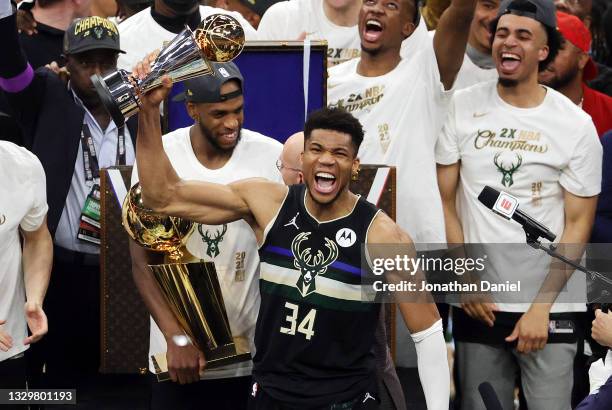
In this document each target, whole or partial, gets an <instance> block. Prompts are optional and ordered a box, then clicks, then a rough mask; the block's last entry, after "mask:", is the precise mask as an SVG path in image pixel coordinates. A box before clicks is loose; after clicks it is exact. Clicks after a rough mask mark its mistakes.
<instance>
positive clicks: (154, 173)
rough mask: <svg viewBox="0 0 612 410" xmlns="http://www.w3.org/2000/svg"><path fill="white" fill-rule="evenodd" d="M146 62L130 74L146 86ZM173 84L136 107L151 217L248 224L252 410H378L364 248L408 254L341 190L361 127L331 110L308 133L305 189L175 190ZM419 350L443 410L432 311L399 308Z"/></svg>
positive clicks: (265, 184) (259, 183) (441, 353)
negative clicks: (255, 247) (170, 118)
mask: <svg viewBox="0 0 612 410" xmlns="http://www.w3.org/2000/svg"><path fill="white" fill-rule="evenodd" d="M147 61H148V60H144V61H143V62H142V63H139V64H138V65H137V66H136V68H135V70H134V73H135V74H136V75H137V76H139V77H143V76H145V75H146V74H147V73H148V71H149V66H148V63H147ZM170 87H171V80H170V78H168V77H164V78H163V80H162V87H160V88H158V89H156V90H154V91H153V92H151V93H149V94H147V95H143V96H142V107H141V111H140V117H139V127H140V128H139V133H140V134H139V135H138V136H139V138H140V140H139V142H138V146H137V152H138V154H137V155H138V156H137V161H138V173H139V178H140V183H141V185H142V190H143V199H144V201H145V204H146V206H148V207H151V208H153V209H154V210H156V211H158V212H162V213H164V214H168V215H176V216H181V217H184V218H188V219H192V220H195V221H197V222H200V223H204V224H211V225H218V224H222V223H228V222H232V221H236V220H238V219H243V220H245V221H246V222H247V223H248V224H249V225H250V226H251V228H252V229H253V232H254V233H255V236H256V238H257V241H258V243H259V244H260V259H261V263H262V265H261V280H260V291H261V299H262V300H261V308H260V311H259V316H258V320H257V328H256V334H255V345H256V349H257V353H256V356H255V358H254V360H253V361H254V371H253V387H252V391H251V403H250V405H251V406H252V408H253V409H266V410H274V409H306V408H308V409H366V408H367V409H370V408H378V400H377V398H376V396H377V392H376V369H375V363H374V360H373V355H372V353H371V350H372V345H373V342H374V330H375V328H376V323H377V319H378V312H379V310H378V309H379V306H378V305H376V304H372V303H363V302H362V301H361V291H360V290H358V289H360V287H359V285H360V280H361V276H360V275H361V270H360V266H361V248H360V244H361V243H371V244H373V243H376V244H404V245H406V244H407V245H411V243H412V242H411V239H410V237H409V236H408V235H407V234H406V233H404V232H403V231H402V230H401V229H400V228H399V227H398V226H397V225H396V224H395V223H394V222H393V221H392V220H391V219H390V218H389V217H388V216H387V215H385V214H384V213H382V212H379V211H378V210H377V209H376V208H375V207H374V206H372V205H371V204H369V203H367V202H366V201H365V200H364V199H361V198H360V197H358V196H357V195H355V194H353V193H351V192H350V191H349V190H348V184H349V180H350V178H351V174H352V173H354V172H356V171H357V169H358V167H359V159H358V158H357V151H358V149H359V144H360V143H361V141H362V139H363V130H362V128H361V124H360V123H359V121H357V120H356V119H355V118H354V117H352V116H351V115H350V114H348V113H346V112H344V111H342V110H338V109H324V110H321V111H319V112H316V113H314V114H312V115H311V116H310V117H309V119H308V121H307V123H306V126H305V130H304V135H305V144H304V154H303V168H302V170H303V173H304V181H305V185H294V186H291V187H289V188H288V187H286V186H284V185H282V184H277V183H273V182H270V181H267V180H264V179H258V178H253V179H248V180H242V181H237V182H235V183H232V184H229V185H220V184H213V183H207V182H195V181H183V180H181V179H180V178H179V177H178V176H177V174H176V172H175V171H174V169H173V168H172V166H171V163H170V162H169V160H168V158H167V156H166V154H165V152H164V149H163V145H162V142H161V129H160V124H159V104H160V102H161V101H162V100H163V99H164V98H165V97H166V96H167V95H168V92H169V90H170ZM399 308H400V311H401V313H402V315H403V317H404V320H405V322H406V325H407V326H408V328H409V329H410V331H411V332H412V337H413V338H414V339H415V344H416V349H417V354H418V366H419V374H420V378H421V382H422V385H423V388H424V391H425V397H426V400H427V406H428V408H429V409H431V410H438V409H445V410H446V409H448V396H449V384H450V382H449V372H448V363H447V359H446V345H445V343H444V339H443V337H442V323H441V320H440V319H439V316H438V312H437V309H436V307H435V305H434V304H414V303H412V304H410V303H400V304H399Z"/></svg>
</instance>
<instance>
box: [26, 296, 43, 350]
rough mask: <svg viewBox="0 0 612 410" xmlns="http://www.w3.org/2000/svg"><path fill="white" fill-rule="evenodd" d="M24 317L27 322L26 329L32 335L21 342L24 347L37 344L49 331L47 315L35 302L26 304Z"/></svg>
mask: <svg viewBox="0 0 612 410" xmlns="http://www.w3.org/2000/svg"><path fill="white" fill-rule="evenodd" d="M25 316H26V320H27V322H28V327H29V328H30V332H31V333H32V334H31V335H30V336H28V337H26V338H25V339H24V341H23V344H24V345H29V344H31V343H36V342H38V341H39V340H40V339H41V338H42V337H43V336H44V335H46V334H47V331H48V330H49V328H48V325H47V315H46V314H45V312H44V311H43V309H42V306H41V305H40V304H38V303H35V302H26V304H25Z"/></svg>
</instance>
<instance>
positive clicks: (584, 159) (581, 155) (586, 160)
mask: <svg viewBox="0 0 612 410" xmlns="http://www.w3.org/2000/svg"><path fill="white" fill-rule="evenodd" d="M578 132H579V135H577V136H576V137H577V138H576V145H575V146H574V150H573V152H572V154H571V155H572V156H571V159H570V161H569V164H568V165H567V167H565V168H564V169H562V170H561V177H560V178H559V183H560V184H561V186H562V187H563V188H564V189H566V190H567V191H568V192H571V193H572V194H574V195H576V196H582V197H589V196H594V195H597V194H599V192H600V191H601V169H602V157H603V148H602V146H601V142H600V141H599V138H598V137H597V131H596V129H595V126H594V125H593V122H592V121H591V120H590V119H589V120H588V121H585V123H584V125H583V126H582V127H581V129H580V130H579V131H578Z"/></svg>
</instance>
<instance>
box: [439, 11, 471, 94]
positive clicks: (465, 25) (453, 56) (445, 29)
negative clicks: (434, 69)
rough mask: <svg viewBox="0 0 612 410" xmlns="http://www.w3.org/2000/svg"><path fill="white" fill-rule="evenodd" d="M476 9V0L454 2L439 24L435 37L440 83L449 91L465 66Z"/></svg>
mask: <svg viewBox="0 0 612 410" xmlns="http://www.w3.org/2000/svg"><path fill="white" fill-rule="evenodd" d="M475 8H476V0H452V1H451V4H450V6H449V7H448V8H447V9H446V10H445V11H444V13H443V14H442V17H440V21H439V22H438V27H437V28H436V34H435V35H434V50H435V52H436V59H437V60H438V70H439V71H440V81H442V84H444V88H445V89H447V90H449V89H451V88H452V86H453V83H454V82H455V78H456V77H457V73H458V72H459V69H460V68H461V65H462V64H463V57H464V55H465V47H466V45H467V41H468V36H469V33H470V24H471V23H472V18H473V17H474V9H475Z"/></svg>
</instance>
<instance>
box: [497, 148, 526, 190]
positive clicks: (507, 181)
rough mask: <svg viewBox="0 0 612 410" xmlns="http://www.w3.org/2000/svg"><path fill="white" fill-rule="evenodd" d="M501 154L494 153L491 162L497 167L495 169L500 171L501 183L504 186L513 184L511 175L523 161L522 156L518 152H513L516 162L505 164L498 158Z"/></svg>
mask: <svg viewBox="0 0 612 410" xmlns="http://www.w3.org/2000/svg"><path fill="white" fill-rule="evenodd" d="M501 154H502V153H501V152H498V153H497V154H495V157H493V163H494V164H495V166H496V167H497V170H498V171H499V172H501V173H502V185H503V186H505V187H510V186H512V185H513V184H514V179H513V178H512V176H513V175H514V173H515V172H516V170H517V169H519V167H520V166H521V164H522V163H523V157H521V156H520V154H514V155H516V162H515V161H512V162H511V163H510V165H508V166H506V165H505V164H504V163H503V162H502V161H500V160H499V157H500V156H501Z"/></svg>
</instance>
